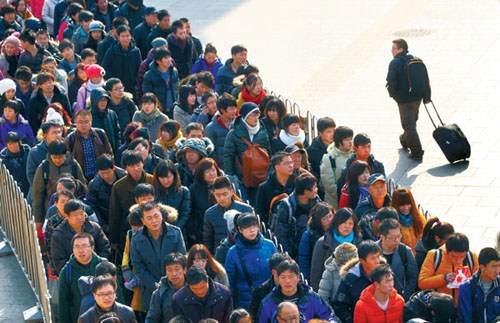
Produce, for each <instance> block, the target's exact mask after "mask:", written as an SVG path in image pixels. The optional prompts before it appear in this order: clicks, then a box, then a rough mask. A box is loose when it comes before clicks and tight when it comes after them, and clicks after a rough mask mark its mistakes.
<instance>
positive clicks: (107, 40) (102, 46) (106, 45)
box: [96, 33, 118, 65]
mask: <svg viewBox="0 0 500 323" xmlns="http://www.w3.org/2000/svg"><path fill="white" fill-rule="evenodd" d="M116 43H118V40H117V39H116V38H115V37H113V33H109V34H108V35H107V36H106V37H104V39H103V40H101V41H100V42H99V44H97V56H96V60H97V64H99V65H102V61H103V59H104V56H105V55H106V52H107V51H108V49H110V48H111V46H113V45H114V44H116Z"/></svg>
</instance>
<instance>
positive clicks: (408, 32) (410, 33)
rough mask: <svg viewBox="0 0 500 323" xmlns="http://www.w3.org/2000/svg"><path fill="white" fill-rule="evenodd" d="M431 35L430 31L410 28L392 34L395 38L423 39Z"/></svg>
mask: <svg viewBox="0 0 500 323" xmlns="http://www.w3.org/2000/svg"><path fill="white" fill-rule="evenodd" d="M431 33H432V30H430V29H418V28H410V29H402V30H398V31H396V32H394V33H393V35H394V36H397V37H424V36H428V35H430V34H431Z"/></svg>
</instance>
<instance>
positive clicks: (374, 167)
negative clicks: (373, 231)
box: [337, 153, 385, 219]
mask: <svg viewBox="0 0 500 323" xmlns="http://www.w3.org/2000/svg"><path fill="white" fill-rule="evenodd" d="M355 160H356V153H353V154H352V155H351V157H349V158H348V159H347V161H346V162H345V167H344V168H342V172H341V174H340V178H339V180H338V182H337V187H338V189H337V193H338V196H339V198H340V189H341V188H342V186H344V184H345V183H346V176H347V171H348V170H349V167H351V164H352V163H353V162H354V161H355ZM367 162H368V166H370V170H371V173H372V174H375V173H380V174H382V175H384V176H385V167H384V164H382V163H381V162H379V161H378V160H376V159H375V156H373V154H371V155H370V156H368V160H367ZM359 218H360V217H359V215H358V219H359Z"/></svg>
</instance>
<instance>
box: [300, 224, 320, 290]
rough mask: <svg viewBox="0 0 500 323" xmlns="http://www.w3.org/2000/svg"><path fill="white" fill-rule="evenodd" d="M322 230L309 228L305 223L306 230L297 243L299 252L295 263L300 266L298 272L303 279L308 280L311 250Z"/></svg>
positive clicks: (311, 256)
mask: <svg viewBox="0 0 500 323" xmlns="http://www.w3.org/2000/svg"><path fill="white" fill-rule="evenodd" d="M323 234H324V233H323V232H320V231H318V230H316V229H311V228H310V226H309V225H307V230H306V231H304V233H302V237H301V238H300V244H299V254H298V259H297V264H298V265H299V267H300V273H301V274H303V275H304V279H307V281H309V282H310V277H311V262H312V258H313V250H314V246H315V245H316V242H317V241H318V240H319V239H320V238H321V237H322V236H323Z"/></svg>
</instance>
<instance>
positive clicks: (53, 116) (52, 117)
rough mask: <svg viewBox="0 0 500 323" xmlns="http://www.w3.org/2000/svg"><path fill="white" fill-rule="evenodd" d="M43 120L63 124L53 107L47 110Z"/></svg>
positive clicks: (61, 118)
mask: <svg viewBox="0 0 500 323" xmlns="http://www.w3.org/2000/svg"><path fill="white" fill-rule="evenodd" d="M45 122H47V123H55V124H58V125H60V126H64V120H63V117H62V116H61V115H60V114H59V113H58V112H57V111H56V110H54V108H49V109H48V110H47V117H46V118H45Z"/></svg>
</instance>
